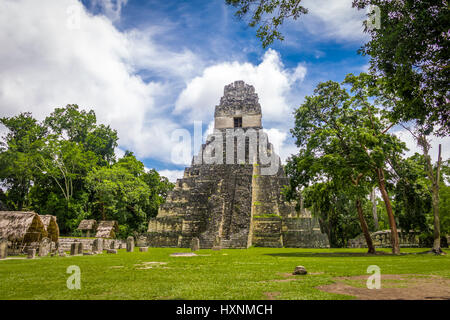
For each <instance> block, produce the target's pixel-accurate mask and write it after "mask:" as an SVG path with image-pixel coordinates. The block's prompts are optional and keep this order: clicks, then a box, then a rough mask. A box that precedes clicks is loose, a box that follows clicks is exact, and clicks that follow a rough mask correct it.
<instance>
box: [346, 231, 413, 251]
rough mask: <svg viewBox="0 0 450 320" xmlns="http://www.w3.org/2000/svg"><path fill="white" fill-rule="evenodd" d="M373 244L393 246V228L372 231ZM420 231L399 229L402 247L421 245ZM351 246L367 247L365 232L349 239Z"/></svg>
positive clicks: (377, 246) (349, 245) (381, 246)
mask: <svg viewBox="0 0 450 320" xmlns="http://www.w3.org/2000/svg"><path fill="white" fill-rule="evenodd" d="M370 235H371V237H372V241H373V244H374V246H375V247H376V248H389V247H391V230H382V231H377V232H372V233H371V234H370ZM418 235H419V234H418V233H417V232H414V231H410V232H403V231H402V230H398V238H399V242H400V247H404V248H417V247H419V237H418ZM348 247H349V248H367V243H366V239H365V237H364V235H363V234H361V235H359V236H358V237H356V238H355V239H351V240H349V241H348Z"/></svg>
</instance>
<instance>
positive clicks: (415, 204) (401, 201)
mask: <svg viewBox="0 0 450 320" xmlns="http://www.w3.org/2000/svg"><path fill="white" fill-rule="evenodd" d="M396 172H397V173H398V174H399V179H398V181H397V183H396V185H395V189H394V199H395V202H394V203H395V206H394V209H395V213H396V216H397V217H398V218H399V226H400V228H401V229H403V230H416V231H421V232H429V230H430V229H429V226H428V225H427V221H426V217H427V215H428V216H429V215H431V194H430V192H429V190H428V179H427V176H426V172H425V159H424V157H423V156H421V155H419V154H417V153H416V154H415V155H414V156H412V157H410V158H408V159H405V160H403V161H401V162H400V163H399V164H397V166H396Z"/></svg>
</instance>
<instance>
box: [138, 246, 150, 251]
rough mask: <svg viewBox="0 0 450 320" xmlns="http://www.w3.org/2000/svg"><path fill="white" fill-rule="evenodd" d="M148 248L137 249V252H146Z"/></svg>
mask: <svg viewBox="0 0 450 320" xmlns="http://www.w3.org/2000/svg"><path fill="white" fill-rule="evenodd" d="M147 251H148V247H139V252H147Z"/></svg>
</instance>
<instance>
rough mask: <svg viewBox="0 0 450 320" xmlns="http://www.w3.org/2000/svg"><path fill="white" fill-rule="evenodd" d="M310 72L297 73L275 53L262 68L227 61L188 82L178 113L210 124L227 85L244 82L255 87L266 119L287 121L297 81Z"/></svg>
mask: <svg viewBox="0 0 450 320" xmlns="http://www.w3.org/2000/svg"><path fill="white" fill-rule="evenodd" d="M306 72H307V69H306V67H305V66H304V65H302V64H299V65H298V66H297V67H296V68H294V69H293V70H291V69H287V68H285V67H284V65H283V63H282V61H281V57H280V55H279V53H278V52H276V51H275V50H271V49H270V50H268V51H267V52H266V53H265V54H264V57H263V59H262V62H261V63H260V64H258V65H253V64H251V63H239V62H236V61H234V62H223V63H219V64H215V65H212V66H209V67H207V68H205V69H204V70H203V73H202V74H201V75H200V76H197V77H195V78H193V79H192V80H190V81H188V82H187V84H186V88H185V89H184V90H183V91H182V92H181V94H180V96H179V97H178V99H177V102H176V104H175V111H174V113H175V114H183V115H184V116H185V117H186V119H187V120H188V121H194V120H198V121H210V119H211V118H212V117H213V114H214V106H216V105H217V104H218V103H219V101H220V97H221V96H222V95H223V88H224V86H225V85H227V84H230V83H232V82H234V81H235V80H244V81H245V82H246V83H248V84H251V85H253V86H254V87H255V90H256V92H257V93H258V96H259V102H260V104H261V108H262V112H263V119H268V120H270V121H272V122H284V121H285V119H286V115H288V114H290V111H291V107H290V106H289V104H288V95H289V94H290V90H291V89H292V86H293V85H294V84H295V83H296V82H301V81H302V80H303V79H304V77H305V76H306Z"/></svg>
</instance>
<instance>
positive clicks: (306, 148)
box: [286, 74, 405, 246]
mask: <svg viewBox="0 0 450 320" xmlns="http://www.w3.org/2000/svg"><path fill="white" fill-rule="evenodd" d="M369 80H370V77H369V76H368V75H366V74H361V75H359V76H354V75H351V74H350V75H348V76H347V77H346V79H345V82H344V84H346V85H351V88H350V92H348V91H347V90H346V89H345V88H343V87H342V86H341V85H340V84H339V83H336V82H333V81H327V82H325V83H320V84H319V85H318V86H317V88H316V89H315V90H314V95H313V96H307V97H306V98H305V102H304V103H303V104H302V105H301V106H300V107H299V108H298V109H297V110H296V111H295V127H294V128H293V129H292V130H291V133H292V135H293V136H294V138H295V139H296V144H297V146H298V147H299V148H300V150H299V153H298V154H297V155H293V156H292V157H291V158H290V159H289V160H288V163H287V165H286V172H287V174H288V176H289V178H290V185H289V187H288V189H287V190H286V195H287V197H288V199H293V198H296V193H297V192H298V190H299V189H301V188H307V189H306V190H305V199H307V201H305V203H309V205H311V206H312V208H313V212H314V213H315V214H316V215H318V216H319V217H320V218H321V219H322V222H323V224H322V226H327V225H328V226H327V227H325V228H326V229H327V230H328V231H327V233H328V235H329V238H330V239H329V240H330V243H332V244H333V245H336V246H342V245H345V244H346V240H347V239H349V238H351V237H353V236H354V233H355V231H354V230H355V229H354V228H353V227H351V226H352V224H351V223H350V222H349V221H348V220H349V219H354V217H355V216H356V215H355V214H354V212H355V210H356V209H355V203H356V204H357V203H360V204H361V205H362V207H364V203H365V202H366V198H367V195H368V194H369V192H370V190H372V188H373V186H374V185H376V184H378V181H379V178H378V176H377V172H378V171H379V170H380V169H382V170H385V168H386V164H387V162H389V161H393V160H396V159H398V158H400V155H401V153H402V152H403V150H404V149H405V145H404V143H402V142H400V140H399V139H398V138H397V137H395V136H394V135H391V134H389V133H387V129H388V128H389V125H390V124H389V122H388V121H387V120H386V119H385V118H384V117H383V113H382V111H381V110H379V109H377V108H376V107H375V105H373V104H372V103H371V102H370V97H371V95H374V94H375V92H374V90H373V88H372V87H371V86H370V85H369V83H368V81H369ZM350 93H351V94H352V95H350ZM388 178H389V177H388ZM369 216H370V215H369ZM369 221H372V218H370V219H369ZM361 223H362V224H363V223H364V221H361ZM369 225H370V224H369ZM347 227H349V228H348V229H346V228H347Z"/></svg>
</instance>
